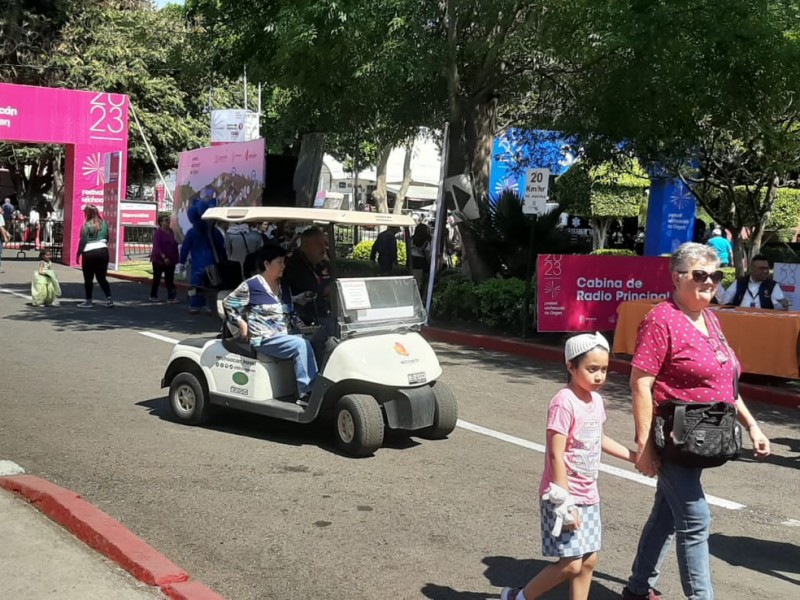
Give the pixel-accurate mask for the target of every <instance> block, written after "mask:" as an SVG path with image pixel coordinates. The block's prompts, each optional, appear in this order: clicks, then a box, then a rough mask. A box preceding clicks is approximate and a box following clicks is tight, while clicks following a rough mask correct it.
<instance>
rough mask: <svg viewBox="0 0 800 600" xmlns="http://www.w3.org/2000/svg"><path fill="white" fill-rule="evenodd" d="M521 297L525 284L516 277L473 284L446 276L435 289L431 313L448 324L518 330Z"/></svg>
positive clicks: (462, 279) (521, 305)
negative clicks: (454, 322)
mask: <svg viewBox="0 0 800 600" xmlns="http://www.w3.org/2000/svg"><path fill="white" fill-rule="evenodd" d="M524 295H525V282H524V281H523V280H521V279H517V278H511V279H487V280H486V281H483V282H481V283H474V282H472V281H470V280H468V279H464V278H463V277H458V276H454V277H448V278H445V279H443V280H442V281H441V282H440V283H439V284H438V285H437V286H436V289H435V291H434V294H433V306H432V312H433V316H434V317H436V318H439V319H444V320H448V321H472V322H475V323H479V324H481V325H485V326H486V327H489V328H492V329H499V330H504V331H518V330H519V328H520V327H521V325H522V307H523V298H524ZM533 309H534V307H531V314H532V313H533Z"/></svg>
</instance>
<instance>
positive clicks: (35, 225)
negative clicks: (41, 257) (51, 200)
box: [26, 206, 39, 250]
mask: <svg viewBox="0 0 800 600" xmlns="http://www.w3.org/2000/svg"><path fill="white" fill-rule="evenodd" d="M26 239H27V241H28V242H33V243H34V245H35V247H36V249H37V250H38V249H39V211H38V210H36V207H35V206H34V207H33V208H32V209H31V212H30V213H28V231H27V232H26Z"/></svg>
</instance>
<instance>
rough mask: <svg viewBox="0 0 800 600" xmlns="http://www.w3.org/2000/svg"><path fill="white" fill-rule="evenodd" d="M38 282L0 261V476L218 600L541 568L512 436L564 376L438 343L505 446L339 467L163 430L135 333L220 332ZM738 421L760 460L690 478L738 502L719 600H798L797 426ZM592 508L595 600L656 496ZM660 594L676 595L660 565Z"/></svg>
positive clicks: (175, 309)
mask: <svg viewBox="0 0 800 600" xmlns="http://www.w3.org/2000/svg"><path fill="white" fill-rule="evenodd" d="M7 255H8V252H7ZM34 265H35V263H31V262H27V263H25V262H13V261H8V260H6V261H4V268H5V269H6V273H5V274H0V323H1V324H0V355H1V356H2V358H0V386H1V387H0V390H2V391H0V415H1V416H0V459H9V460H13V461H15V462H17V463H19V464H20V465H22V466H23V467H24V468H25V469H26V470H27V471H28V472H29V473H32V474H36V475H40V476H42V477H45V478H47V479H50V480H51V481H53V482H54V483H57V484H58V485H62V486H65V487H67V488H70V489H72V490H75V491H76V492H78V493H80V494H81V495H82V496H83V497H84V498H86V499H87V500H89V501H91V502H93V503H95V504H96V505H97V506H98V507H100V508H101V509H102V510H104V511H106V512H108V513H109V514H111V515H112V516H113V517H115V518H117V519H119V520H120V521H121V522H122V523H123V524H124V525H126V526H127V527H128V528H130V529H131V530H132V531H133V532H135V533H136V534H138V535H139V536H141V537H142V538H144V539H145V540H147V541H148V542H149V543H150V544H152V545H153V546H154V547H156V548H157V549H159V550H161V551H162V552H164V553H165V554H166V555H167V556H169V557H170V558H171V559H172V560H174V561H175V562H176V563H178V564H179V565H181V566H182V567H184V568H185V569H187V570H188V571H189V572H190V573H191V574H192V575H193V577H195V578H198V579H200V580H202V581H204V582H205V583H207V584H208V585H209V586H210V587H212V588H213V589H215V590H216V591H218V592H219V593H221V594H222V595H224V596H225V597H227V598H228V599H229V600H253V599H267V598H269V599H272V598H275V599H281V600H294V599H297V600H301V599H303V600H305V599H307V598H315V599H341V598H347V599H348V600H362V599H363V600H378V599H380V598H395V599H405V598H409V599H410V598H429V599H432V600H477V599H479V598H497V597H498V593H499V589H498V588H499V587H500V586H503V585H508V584H520V583H524V582H525V581H526V580H527V579H528V578H529V577H530V576H532V575H533V574H535V572H536V571H537V569H539V568H541V567H542V566H543V565H544V564H545V561H544V559H542V557H541V551H540V548H539V546H540V544H539V539H538V529H539V526H538V508H537V502H536V496H535V494H536V489H537V487H538V481H539V477H540V476H541V472H542V464H543V460H544V457H543V455H542V454H541V453H540V452H538V451H537V450H535V449H531V448H529V447H524V446H525V444H524V442H519V441H518V440H515V438H520V439H522V440H527V441H528V442H534V443H537V444H543V443H544V437H545V431H544V425H543V423H544V419H545V415H546V407H547V403H548V401H549V400H550V398H551V397H552V395H553V394H554V393H555V392H556V391H557V390H558V389H559V387H560V386H561V385H562V384H563V381H564V373H563V372H562V369H561V368H560V367H558V366H557V365H552V364H532V363H530V362H528V361H523V360H518V359H516V358H513V357H510V356H505V355H500V354H493V353H485V352H481V351H476V350H468V349H463V348H459V347H454V346H447V345H436V350H437V352H438V354H439V357H440V360H441V362H442V364H443V367H444V375H443V380H444V381H446V382H447V383H448V384H449V385H450V386H451V387H452V388H453V390H454V391H455V392H456V395H457V397H458V399H459V402H460V411H461V415H460V416H461V419H463V420H464V421H466V422H467V423H471V424H475V425H479V426H482V427H484V428H487V429H489V430H491V431H492V432H500V433H502V434H507V436H513V437H510V438H506V439H497V438H496V437H489V436H487V435H484V434H480V433H476V432H474V431H470V430H467V429H464V428H459V429H457V430H456V431H455V432H454V433H453V435H452V436H451V437H450V438H449V439H447V440H442V441H437V442H431V441H423V440H419V441H418V440H416V439H413V438H411V439H408V438H403V437H395V438H392V439H390V440H388V442H387V445H386V447H384V448H382V449H381V450H380V451H379V452H378V453H376V455H375V456H374V457H370V458H366V459H360V460H356V459H352V458H348V457H345V456H342V455H340V454H338V453H337V452H336V451H335V450H334V448H333V443H332V440H333V436H332V434H331V425H330V424H329V423H322V424H319V425H315V426H310V427H302V426H296V425H295V426H293V425H287V424H284V423H281V422H276V421H270V420H268V419H264V418H258V417H253V416H249V415H238V414H232V413H230V414H227V415H224V416H223V418H222V419H221V420H220V421H218V422H216V423H215V424H213V425H211V426H209V427H206V428H193V427H188V426H183V425H180V424H177V423H175V422H173V421H172V420H171V419H170V415H169V411H168V407H167V405H166V401H165V394H164V391H163V390H161V389H160V388H159V382H160V379H161V377H162V375H163V371H164V367H165V365H166V361H167V358H168V356H169V353H170V349H171V347H170V345H169V344H167V343H164V342H162V341H158V340H156V339H152V338H148V337H145V336H143V335H141V332H145V331H148V332H154V333H157V334H160V335H163V336H167V337H173V338H181V337H184V336H187V335H189V334H196V333H202V332H207V333H209V334H211V333H214V332H215V328H216V326H217V321H216V320H215V319H213V318H210V317H205V316H201V317H190V316H189V315H188V314H187V313H186V306H185V305H177V306H167V305H150V304H147V303H146V302H145V300H146V298H147V295H148V290H147V288H146V287H144V286H141V285H138V284H132V283H122V282H112V286H113V293H114V297H115V300H116V301H117V308H115V309H113V310H109V309H106V308H103V307H99V306H98V307H95V308H94V309H91V310H81V309H78V308H76V306H75V304H76V303H77V302H78V301H79V299H80V296H81V285H80V284H79V281H80V274H79V273H78V272H76V271H72V270H70V269H67V268H65V267H60V268H58V269H57V272H58V273H59V276H60V277H61V280H62V284H63V288H64V290H65V296H66V299H65V301H64V303H63V304H64V305H63V306H62V307H60V308H48V309H45V308H34V307H31V306H28V305H26V300H25V299H24V296H25V295H26V294H27V293H29V291H28V290H27V288H28V287H29V283H28V282H29V281H30V273H31V271H32V269H33V267H34ZM70 297H71V298H73V299H74V300H69V298H70ZM605 396H606V404H607V411H608V415H609V419H608V422H607V426H606V430H607V432H608V433H609V434H611V435H612V436H614V437H616V438H617V439H618V440H620V441H622V442H624V443H625V442H631V438H632V421H631V417H630V414H629V395H628V393H627V389H626V385H625V382H624V380H623V379H621V378H619V377H612V378H611V379H610V381H609V383H608V384H607V387H606V390H605ZM752 408H753V410H754V412H755V414H756V416H757V417H758V418H759V419H760V420H762V421H763V423H764V430H765V431H766V432H767V434H768V435H769V436H770V437H771V438H772V440H773V445H774V446H773V447H774V452H775V454H774V456H773V457H772V458H770V459H769V460H767V461H765V462H763V463H755V462H753V461H752V460H742V461H740V462H737V463H733V464H729V465H726V466H725V467H723V468H720V469H716V470H711V471H708V472H707V473H706V475H705V476H704V479H705V484H706V490H707V493H709V494H713V495H714V496H716V497H718V498H720V499H722V500H723V502H721V503H722V504H725V502H724V501H729V502H733V503H738V504H741V505H744V508H741V509H738V510H731V509H730V508H723V507H721V506H714V507H713V508H712V514H713V517H714V524H713V528H712V537H711V551H712V554H713V558H712V566H713V570H714V579H715V584H716V586H715V587H716V592H717V597H719V598H723V599H725V600H752V599H753V598H775V599H785V600H791V599H794V598H798V597H800V545H799V544H800V470H798V468H800V414H798V412H797V411H789V410H779V409H773V408H769V407H764V406H753V407H752ZM500 437H502V436H500ZM514 442H517V443H514ZM520 444H522V445H520ZM607 464H609V465H613V466H619V467H621V468H622V469H624V470H625V471H626V472H632V471H631V468H630V467H629V466H628V465H625V464H623V463H620V462H617V461H614V460H613V459H609V460H608V461H607ZM600 491H601V497H602V507H603V521H604V549H603V551H602V553H601V555H600V564H599V566H598V569H597V572H596V577H595V583H594V585H593V588H592V590H593V591H592V595H591V597H592V598H595V599H598V600H605V599H612V598H617V597H618V592H619V590H620V589H621V587H622V585H624V580H625V578H626V577H627V574H628V570H629V567H630V562H631V560H632V558H633V554H634V550H635V545H636V542H637V540H638V533H639V530H640V528H641V526H642V524H643V522H644V520H645V518H646V515H647V514H648V511H649V508H650V505H651V502H652V495H653V491H652V488H650V487H647V486H646V485H644V484H642V483H640V482H639V481H635V480H631V479H627V478H624V477H619V476H616V475H613V474H609V473H602V474H601V477H600ZM659 587H660V588H661V589H662V591H663V592H664V593H665V597H666V598H669V599H670V600H674V599H676V598H681V597H683V594H682V592H681V588H680V584H679V580H678V576H677V565H676V559H675V555H674V552H673V553H672V555H671V556H670V557H669V558H668V560H667V562H666V564H665V567H664V573H663V576H662V581H661V585H660V586H659ZM548 597H551V598H566V597H567V596H566V593H565V591H564V590H561V591H560V592H557V593H554V594H551V595H550V596H548Z"/></svg>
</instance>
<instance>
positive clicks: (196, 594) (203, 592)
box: [161, 581, 225, 600]
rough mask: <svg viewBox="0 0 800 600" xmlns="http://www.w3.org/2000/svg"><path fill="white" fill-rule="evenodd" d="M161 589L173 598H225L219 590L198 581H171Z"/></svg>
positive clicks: (173, 599) (217, 599)
mask: <svg viewBox="0 0 800 600" xmlns="http://www.w3.org/2000/svg"><path fill="white" fill-rule="evenodd" d="M161 591H162V592H164V594H166V596H167V598H172V600H225V599H224V598H223V597H222V596H220V595H219V594H218V593H217V592H215V591H214V590H211V589H209V588H207V587H206V586H204V585H203V584H202V583H200V582H198V581H184V582H183V583H170V584H169V585H165V586H164V587H162V588H161Z"/></svg>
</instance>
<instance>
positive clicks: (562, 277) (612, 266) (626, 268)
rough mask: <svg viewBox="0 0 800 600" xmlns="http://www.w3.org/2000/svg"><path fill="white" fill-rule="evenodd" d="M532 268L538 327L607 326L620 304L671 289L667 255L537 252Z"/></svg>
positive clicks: (597, 328)
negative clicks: (535, 264) (534, 281)
mask: <svg viewBox="0 0 800 600" xmlns="http://www.w3.org/2000/svg"><path fill="white" fill-rule="evenodd" d="M536 272H537V278H536V280H537V288H536V290H537V314H538V330H539V331H613V330H614V328H615V326H616V323H617V307H618V306H619V305H620V303H622V302H625V301H628V300H639V299H644V298H667V297H669V294H670V293H671V292H672V278H671V277H670V271H669V259H668V258H661V257H643V256H578V255H575V256H573V255H566V254H541V255H539V259H538V262H537V271H536Z"/></svg>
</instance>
